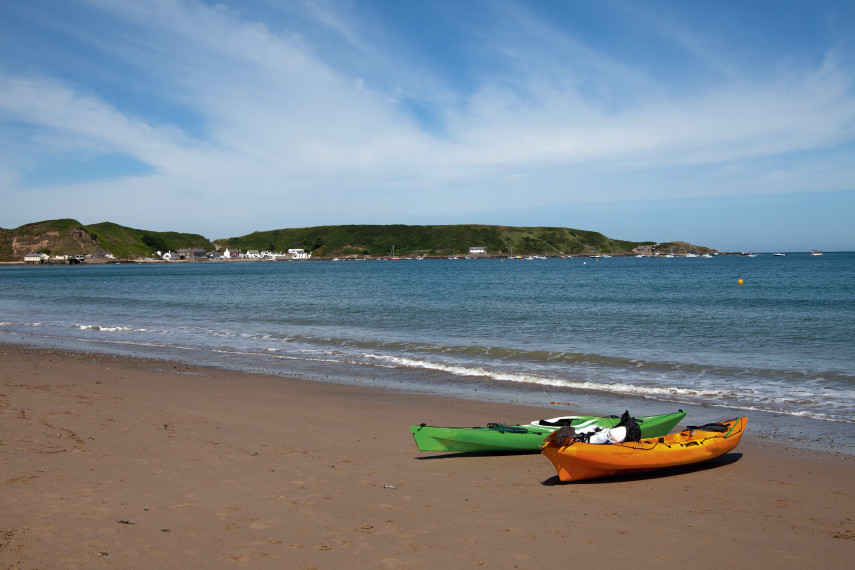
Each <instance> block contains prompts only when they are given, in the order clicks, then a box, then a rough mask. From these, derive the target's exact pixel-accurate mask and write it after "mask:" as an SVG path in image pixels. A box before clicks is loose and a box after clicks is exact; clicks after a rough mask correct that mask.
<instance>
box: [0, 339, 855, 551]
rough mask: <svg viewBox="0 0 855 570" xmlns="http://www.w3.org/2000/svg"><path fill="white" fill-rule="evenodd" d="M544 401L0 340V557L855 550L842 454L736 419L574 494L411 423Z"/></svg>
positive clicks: (851, 463) (492, 415)
mask: <svg viewBox="0 0 855 570" xmlns="http://www.w3.org/2000/svg"><path fill="white" fill-rule="evenodd" d="M554 411H555V410H554V409H550V410H544V409H542V408H537V407H533V406H526V405H519V404H507V403H498V402H483V401H477V400H463V399H458V398H449V397H444V396H435V395H424V394H411V393H405V392H399V391H395V390H388V389H385V390H384V389H377V388H370V387H363V386H355V385H342V384H332V383H327V382H316V381H310V380H297V379H291V378H287V377H283V376H275V375H265V374H252V373H246V372H238V371H233V370H223V369H218V368H210V367H204V366H193V365H188V364H183V363H179V362H173V361H168V360H149V359H143V358H132V357H125V356H113V355H107V354H89V353H82V352H67V351H62V350H55V349H49V350H42V349H38V348H31V347H26V346H15V345H9V344H3V345H0V434H3V435H2V439H0V465H2V466H3V473H4V477H3V478H2V480H0V485H2V486H3V492H2V493H0V563H2V565H3V566H5V567H45V566H66V567H80V566H87V567H91V566H119V567H143V566H148V567H151V566H153V565H157V566H158V567H176V568H177V567H187V566H195V567H212V566H213V567H220V566H238V567H270V566H283V565H287V566H288V567H292V568H331V567H337V568H362V567H371V568H432V567H437V566H439V565H442V564H444V565H448V566H450V567H469V566H472V567H479V566H480V567H493V568H509V567H510V568H513V567H517V568H544V567H551V566H554V565H560V564H566V563H567V558H568V556H569V557H570V558H571V559H572V560H573V561H574V562H576V563H579V564H589V563H591V564H594V563H595V564H602V563H613V564H618V563H622V562H625V560H626V557H627V556H630V555H631V556H632V557H633V563H634V564H641V565H646V566H650V565H653V564H656V565H658V566H664V567H677V566H678V565H679V566H683V565H685V564H686V563H694V564H700V565H702V566H711V565H722V564H730V565H735V566H737V567H743V566H744V565H745V561H746V560H751V561H752V563H753V564H756V563H761V564H763V565H768V566H771V565H775V566H780V567H796V566H799V567H803V566H807V567H828V566H829V565H830V566H832V567H834V566H837V567H842V565H843V564H844V562H845V560H847V559H848V558H849V556H851V553H852V552H853V549H855V522H853V518H852V514H851V513H852V512H853V507H855V501H853V493H852V491H851V489H850V488H849V487H850V485H849V481H852V480H853V476H855V457H852V456H848V455H843V454H840V453H835V452H825V453H821V452H814V451H808V450H802V449H796V448H793V447H788V446H786V445H785V444H784V443H783V442H774V443H773V442H769V441H767V440H764V439H762V438H760V437H757V436H756V435H755V434H752V433H751V423H750V416H749V426H748V432H747V433H746V435H745V437H744V438H743V440H742V442H741V443H740V446H739V447H738V448H737V449H736V450H735V452H734V453H731V454H728V455H726V456H724V457H723V458H720V459H718V460H713V461H710V462H707V463H704V464H700V465H698V466H695V467H692V468H680V469H677V470H670V471H667V472H664V471H663V472H655V473H652V474H648V475H643V476H634V477H620V478H614V479H611V480H606V479H603V480H596V481H591V482H588V483H584V482H580V483H569V484H563V483H560V482H558V480H557V476H556V474H555V470H554V468H553V467H552V466H551V465H550V464H549V461H548V460H546V458H544V457H541V456H540V455H539V454H525V455H499V456H466V455H463V456H461V455H445V456H441V455H440V456H438V455H436V454H429V453H422V452H419V451H418V450H417V449H416V447H415V444H414V442H413V441H412V436H411V434H410V433H409V426H410V425H412V424H418V423H421V422H425V423H429V424H433V425H455V424H457V425H459V424H460V422H464V423H467V424H468V423H470V422H471V423H472V425H483V424H485V423H487V422H491V421H507V422H510V421H525V420H526V419H527V418H530V419H536V418H537V417H540V416H541V415H543V414H545V413H551V412H554ZM584 411H585V410H582V409H576V408H573V409H572V413H583V412H584ZM567 413H571V411H570V410H569V409H568V412H567ZM553 415H556V414H553ZM724 544H726V548H723V545H724ZM794 544H798V545H799V546H798V548H797V549H795V550H794V549H793V545H794Z"/></svg>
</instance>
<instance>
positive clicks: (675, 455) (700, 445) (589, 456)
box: [541, 416, 748, 481]
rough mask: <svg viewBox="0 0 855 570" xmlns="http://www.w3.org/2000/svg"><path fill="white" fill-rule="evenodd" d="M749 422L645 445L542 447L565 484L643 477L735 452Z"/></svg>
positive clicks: (554, 441)
mask: <svg viewBox="0 0 855 570" xmlns="http://www.w3.org/2000/svg"><path fill="white" fill-rule="evenodd" d="M747 422H748V420H747V418H745V417H744V416H743V417H738V418H736V419H733V420H728V421H724V422H718V423H714V424H707V425H704V426H700V427H695V426H689V427H687V428H686V429H685V430H683V431H681V432H678V433H674V434H671V435H666V436H663V437H653V438H644V437H643V438H642V439H641V441H633V442H622V443H611V444H591V443H583V442H580V441H571V442H570V443H568V444H567V445H561V444H559V442H558V437H556V436H555V435H550V436H549V437H547V439H546V441H545V442H544V445H543V446H542V447H541V453H543V455H545V456H546V457H547V458H548V459H549V460H550V461H551V462H552V464H553V465H554V466H555V469H556V471H557V472H558V478H559V479H561V480H562V481H580V480H583V479H596V478H599V477H609V476H612V475H623V474H629V473H640V472H645V471H652V470H655V469H665V468H668V467H676V466H679V465H690V464H693V463H700V462H702V461H707V460H709V459H713V458H715V457H719V456H721V455H724V454H725V453H727V452H729V451H731V450H733V449H734V448H735V447H736V446H737V445H738V444H739V440H740V438H741V437H742V433H743V432H744V431H745V425H746V423H747Z"/></svg>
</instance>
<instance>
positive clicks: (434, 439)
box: [410, 410, 686, 452]
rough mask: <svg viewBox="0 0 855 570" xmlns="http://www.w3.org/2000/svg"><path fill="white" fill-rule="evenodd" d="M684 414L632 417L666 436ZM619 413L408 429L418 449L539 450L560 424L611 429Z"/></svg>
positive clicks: (647, 431) (646, 430)
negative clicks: (474, 425) (526, 422)
mask: <svg viewBox="0 0 855 570" xmlns="http://www.w3.org/2000/svg"><path fill="white" fill-rule="evenodd" d="M685 416H686V412H684V411H683V410H678V411H677V412H674V413H672V414H662V415H658V416H643V417H640V418H635V420H636V421H637V422H638V425H639V427H640V428H641V435H642V437H659V436H663V435H666V434H667V433H668V432H670V431H671V430H672V429H674V427H675V426H676V425H677V424H678V423H679V422H680V420H682V419H683V418H684V417H685ZM620 421H621V419H620V417H618V416H607V417H600V416H561V417H558V418H552V419H548V420H535V421H532V422H531V423H529V424H514V425H507V424H500V423H494V424H487V426H483V427H438V426H429V425H425V424H421V425H417V426H411V427H410V431H411V432H412V434H413V439H414V440H415V442H416V446H418V448H419V450H420V451H445V452H526V451H532V452H533V451H538V450H539V449H540V446H541V445H542V444H543V440H544V439H545V438H546V437H547V436H548V435H549V434H551V433H553V432H554V431H555V430H557V429H559V428H560V427H563V426H572V427H573V428H574V429H575V430H576V432H577V433H584V432H586V431H595V430H597V429H605V428H612V427H615V426H616V425H618V423H620Z"/></svg>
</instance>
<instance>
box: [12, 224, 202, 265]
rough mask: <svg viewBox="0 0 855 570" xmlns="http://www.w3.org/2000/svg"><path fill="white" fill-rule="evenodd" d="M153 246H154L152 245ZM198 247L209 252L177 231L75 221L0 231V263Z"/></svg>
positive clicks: (136, 254) (132, 255) (127, 256)
mask: <svg viewBox="0 0 855 570" xmlns="http://www.w3.org/2000/svg"><path fill="white" fill-rule="evenodd" d="M152 244H154V245H152ZM193 247H199V248H202V249H205V250H206V251H212V250H213V249H214V245H213V244H212V243H211V242H210V241H208V240H207V239H206V238H204V237H203V236H200V235H197V234H183V233H177V232H150V231H145V230H137V229H133V228H128V227H124V226H120V225H118V224H113V223H110V222H103V223H100V224H93V225H89V226H86V225H84V224H81V223H80V222H78V221H77V220H72V219H64V220H48V221H44V222H35V223H32V224H25V225H23V226H20V227H18V228H15V229H11V230H7V229H2V228H0V261H6V262H16V261H17V262H20V261H23V260H24V256H25V255H27V254H28V253H38V252H41V253H47V254H48V255H81V254H82V255H87V254H88V255H95V254H97V253H98V251H99V250H103V251H105V252H107V253H111V254H113V255H114V256H115V257H116V258H120V259H135V258H139V257H144V256H151V255H153V254H154V251H155V250H156V249H161V250H167V251H168V250H177V249H183V248H193Z"/></svg>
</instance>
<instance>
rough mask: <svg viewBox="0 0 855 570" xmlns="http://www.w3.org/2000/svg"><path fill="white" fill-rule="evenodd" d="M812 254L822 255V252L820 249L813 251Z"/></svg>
mask: <svg viewBox="0 0 855 570" xmlns="http://www.w3.org/2000/svg"><path fill="white" fill-rule="evenodd" d="M810 254H811V255H822V252H821V251H819V250H818V249H813V250H811V252H810Z"/></svg>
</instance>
